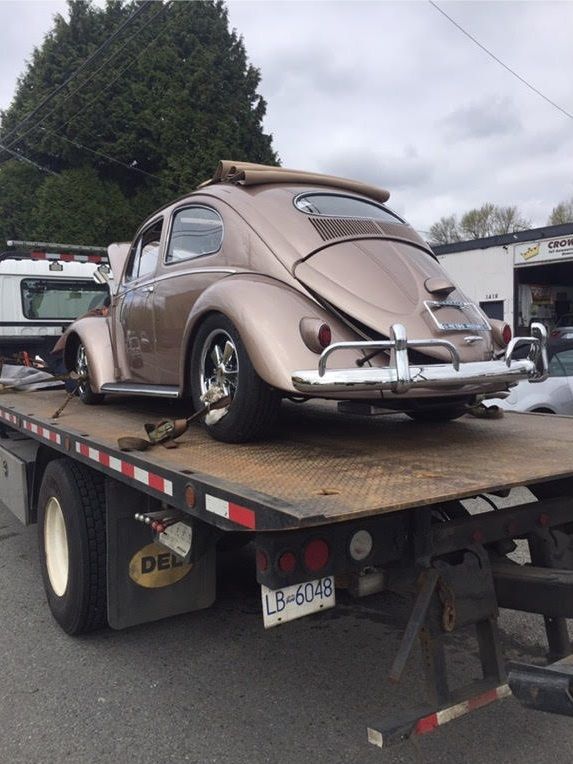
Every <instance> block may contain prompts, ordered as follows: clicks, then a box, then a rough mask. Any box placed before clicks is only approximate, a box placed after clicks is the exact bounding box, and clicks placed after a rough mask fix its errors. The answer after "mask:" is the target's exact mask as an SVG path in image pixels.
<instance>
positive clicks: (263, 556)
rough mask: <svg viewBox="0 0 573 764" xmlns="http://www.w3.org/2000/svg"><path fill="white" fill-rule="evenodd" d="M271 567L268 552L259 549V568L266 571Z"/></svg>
mask: <svg viewBox="0 0 573 764" xmlns="http://www.w3.org/2000/svg"><path fill="white" fill-rule="evenodd" d="M268 567H269V558H268V557H267V553H266V552H263V550H262V549H257V568H258V569H259V570H260V571H261V572H262V573H264V572H265V571H266V570H268Z"/></svg>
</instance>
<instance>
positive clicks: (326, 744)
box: [0, 493, 573, 764]
mask: <svg viewBox="0 0 573 764" xmlns="http://www.w3.org/2000/svg"><path fill="white" fill-rule="evenodd" d="M512 498H513V500H517V501H521V500H523V496H522V495H519V494H517V495H516V494H515V493H514V496H513V497H512ZM510 501H512V499H510ZM473 509H474V510H475V509H479V506H477V505H476V506H474V507H473ZM218 578H219V580H218V591H219V594H218V600H217V603H216V604H215V605H214V606H213V607H212V608H210V609H208V610H205V611H201V612H196V613H190V614H188V615H185V616H180V617H178V618H172V619H168V620H164V621H160V622H157V623H153V624H148V625H144V626H139V627H135V628H132V629H128V630H126V631H122V632H114V631H111V630H105V631H100V632H98V633H95V634H91V635H88V636H85V637H81V638H71V637H68V636H67V635H66V634H64V633H63V632H62V631H61V630H60V629H59V627H58V626H57V625H56V624H55V622H54V621H53V620H52V617H51V615H50V612H49V610H48V606H47V604H46V601H45V598H44V593H43V588H42V583H41V576H40V570H39V564H38V557H37V552H36V529H35V527H31V528H23V527H22V526H21V525H19V523H18V521H17V520H15V519H14V518H13V517H12V516H11V515H9V514H8V513H6V512H4V511H0V613H1V614H2V615H1V622H0V655H1V656H2V663H1V667H0V677H1V679H0V762H2V764H4V763H6V764H18V763H19V762H22V763H24V762H26V764H31V763H34V762H38V763H40V762H41V764H49V763H51V762H54V763H59V762H67V761H70V762H80V763H83V762H86V763H88V762H89V763H91V762H138V763H141V764H145V763H146V762H150V763H151V762H153V764H158V763H159V764H162V763H163V762H172V761H173V762H198V763H199V762H201V763H202V762H233V764H239V763H242V762H251V763H252V762H310V761H312V762H313V764H322V763H323V762H324V764H327V763H328V764H333V762H349V763H350V762H352V763H353V764H369V763H370V762H380V761H382V762H385V763H387V764H394V763H395V762H436V761H440V762H441V763H442V764H449V763H451V764H460V762H465V763H471V762H492V761H495V762H496V763H499V764H503V763H504V762H519V764H539V763H540V762H545V761H551V762H553V764H570V762H571V761H572V760H573V754H572V753H571V750H572V748H573V721H571V720H569V719H567V718H561V717H557V716H551V715H548V714H541V713H538V712H532V711H527V710H525V709H523V708H522V707H521V706H520V705H519V704H518V703H517V701H515V700H513V699H511V698H510V699H507V700H503V701H501V702H498V703H495V704H493V705H492V706H489V707H487V708H484V709H481V710H479V711H477V712H474V713H472V714H470V715H469V716H466V717H463V718H461V719H459V720H457V721H454V722H452V723H450V724H447V725H445V726H444V727H442V728H440V729H438V730H437V731H435V732H433V733H432V734H430V735H426V736H424V737H422V738H417V740H416V741H415V742H412V741H410V742H407V743H404V744H402V745H400V746H398V747H392V748H388V749H385V750H380V749H378V748H375V747H373V746H371V745H369V744H368V743H367V739H366V726H367V725H368V724H369V723H373V724H375V723H376V721H377V720H378V719H380V718H381V717H382V716H383V715H385V714H388V713H391V712H392V711H395V710H396V709H399V708H407V707H411V706H413V705H417V704H418V703H420V702H422V701H423V700H424V695H423V690H424V688H423V683H422V680H421V669H420V664H419V659H418V657H417V656H416V657H414V658H413V659H412V660H411V662H410V664H409V666H408V671H407V675H406V677H405V679H404V681H403V682H402V684H401V685H399V686H392V685H390V684H389V683H388V681H387V679H386V676H387V673H388V670H389V667H390V663H391V660H392V657H393V655H394V653H395V651H396V649H397V646H398V642H399V638H400V626H401V624H402V622H403V617H404V615H405V607H404V602H403V601H402V600H401V599H400V598H398V597H397V596H396V595H391V594H387V593H386V594H379V595H373V596H371V597H369V598H365V599H363V600H360V601H355V600H351V599H350V598H349V597H348V596H346V595H345V593H344V592H343V593H341V594H340V595H339V596H338V604H337V606H336V608H335V609H334V610H331V611H327V612H324V613H321V614H318V615H313V616H310V617H307V618H304V619H301V620H300V621H295V622H292V623H290V624H285V625H284V626H281V627H278V628H276V629H272V630H269V631H265V630H264V629H263V626H262V618H261V613H260V594H259V590H258V587H257V584H256V581H255V577H254V564H253V558H252V552H251V550H250V549H249V548H248V547H247V548H245V549H243V550H241V551H240V552H234V553H227V554H226V555H222V556H221V558H220V562H219V577H218ZM500 626H501V633H502V638H503V644H504V649H505V654H506V656H507V657H508V658H513V659H517V658H521V659H525V660H530V661H536V662H539V661H542V659H543V654H544V648H543V631H542V627H541V618H539V617H536V616H530V615H521V614H515V613H512V612H509V611H502V613H501V617H500ZM448 656H449V659H450V679H451V680H452V683H453V684H462V683H465V681H467V679H468V678H469V677H470V676H476V677H477V675H478V663H477V646H476V644H475V641H474V639H473V637H472V635H471V634H470V633H469V632H468V633H467V634H466V633H461V634H458V635H456V636H454V637H452V639H451V645H450V647H449V651H448Z"/></svg>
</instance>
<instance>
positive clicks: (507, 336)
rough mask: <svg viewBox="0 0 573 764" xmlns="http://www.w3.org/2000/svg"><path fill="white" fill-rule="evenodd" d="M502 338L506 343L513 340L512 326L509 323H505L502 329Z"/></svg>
mask: <svg viewBox="0 0 573 764" xmlns="http://www.w3.org/2000/svg"><path fill="white" fill-rule="evenodd" d="M501 339H502V340H503V343H504V345H509V343H510V342H511V326H510V325H509V324H505V325H504V327H503V329H502V330H501Z"/></svg>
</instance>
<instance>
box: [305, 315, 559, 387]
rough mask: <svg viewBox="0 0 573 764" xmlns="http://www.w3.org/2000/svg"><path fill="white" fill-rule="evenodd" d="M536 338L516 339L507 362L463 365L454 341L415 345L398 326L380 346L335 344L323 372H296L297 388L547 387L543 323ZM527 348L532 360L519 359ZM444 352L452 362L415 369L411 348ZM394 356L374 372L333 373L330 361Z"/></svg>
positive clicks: (324, 356)
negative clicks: (337, 356)
mask: <svg viewBox="0 0 573 764" xmlns="http://www.w3.org/2000/svg"><path fill="white" fill-rule="evenodd" d="M531 332H532V335H533V336H532V337H515V338H514V339H513V340H511V342H510V343H509V345H508V346H507V349H506V351H505V356H504V357H503V359H498V360H491V361H477V362H470V363H460V356H459V353H458V351H457V349H456V347H455V346H454V345H453V344H452V343H451V342H448V340H439V339H437V340H434V339H427V340H409V339H408V338H407V335H406V328H405V327H404V326H403V325H402V324H393V325H392V327H391V329H390V337H391V338H390V339H389V340H383V341H380V342H368V341H364V342H335V343H333V344H332V345H329V346H328V347H327V348H326V349H325V350H324V351H323V353H322V355H321V356H320V359H319V362H318V370H316V371H315V370H307V371H295V372H294V373H293V375H292V382H293V385H294V387H295V388H296V389H297V390H298V391H299V392H301V393H315V394H316V393H320V392H333V393H335V392H341V391H344V390H348V391H355V392H356V391H359V392H361V391H368V390H372V391H376V390H390V391H391V392H393V393H397V394H400V393H406V392H408V391H409V390H412V389H414V388H426V389H430V390H439V389H444V390H445V389H447V388H450V389H456V388H464V387H474V386H475V387H481V386H484V387H489V386H490V385H491V386H494V387H495V386H496V385H505V384H510V383H515V382H519V381H520V380H522V379H528V380H529V381H530V382H542V381H543V380H544V379H547V376H548V359H547V330H546V328H545V326H543V324H537V323H536V324H532V326H531ZM521 345H529V352H528V354H527V357H526V358H523V359H519V360H516V359H514V358H513V355H514V353H515V350H516V348H517V347H519V346H521ZM431 347H443V348H446V350H448V351H449V353H450V356H451V359H452V360H451V363H448V364H428V365H427V366H411V365H410V360H409V358H408V348H416V349H418V348H431ZM349 349H355V350H363V351H365V352H366V353H371V352H372V351H376V350H389V351H390V364H389V366H388V367H386V368H379V367H369V368H356V369H333V370H331V371H327V369H326V362H327V360H328V358H329V357H330V356H331V355H332V354H333V353H335V352H337V351H338V350H349Z"/></svg>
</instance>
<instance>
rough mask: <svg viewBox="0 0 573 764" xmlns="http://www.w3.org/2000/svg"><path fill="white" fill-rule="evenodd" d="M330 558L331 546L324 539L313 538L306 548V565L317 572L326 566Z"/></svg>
mask: <svg viewBox="0 0 573 764" xmlns="http://www.w3.org/2000/svg"><path fill="white" fill-rule="evenodd" d="M329 558H330V548H329V546H328V544H327V543H326V541H324V540H323V539H313V540H312V541H309V542H308V544H307V545H306V546H305V548H304V566H305V568H306V569H307V570H310V571H312V572H313V573H316V572H317V571H319V570H322V568H324V567H325V565H326V564H327V562H328V560H329Z"/></svg>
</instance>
